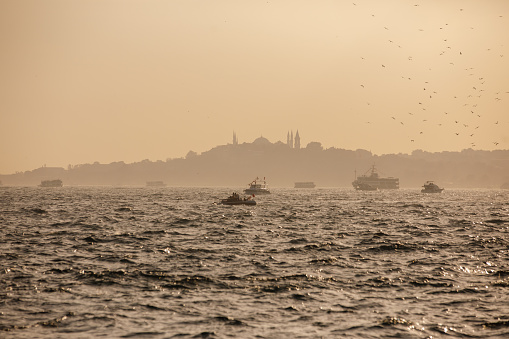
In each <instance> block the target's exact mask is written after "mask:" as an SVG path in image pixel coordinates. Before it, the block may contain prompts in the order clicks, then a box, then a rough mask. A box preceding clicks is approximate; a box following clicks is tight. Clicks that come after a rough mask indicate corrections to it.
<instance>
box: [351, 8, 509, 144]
mask: <svg viewBox="0 0 509 339" xmlns="http://www.w3.org/2000/svg"><path fill="white" fill-rule="evenodd" d="M353 5H354V6H357V4H356V3H353ZM414 6H415V7H419V6H420V5H418V4H417V5H414ZM462 12H463V9H458V15H461V14H462ZM371 16H373V17H374V16H375V15H374V14H371ZM502 18H503V16H502V15H498V17H497V18H493V20H502ZM451 26H453V25H449V24H447V23H445V24H442V25H437V26H436V27H435V29H436V30H437V31H439V32H438V33H437V32H433V33H434V35H433V36H434V37H435V40H438V39H439V38H440V40H439V41H435V43H433V44H431V45H429V41H428V42H427V43H428V45H427V46H426V47H429V49H430V50H431V51H433V49H436V53H435V56H434V57H433V60H432V61H430V62H428V63H426V60H424V61H423V60H422V59H423V58H414V57H413V56H407V55H405V58H406V60H407V62H410V63H414V64H413V65H415V67H414V68H413V71H414V73H413V74H407V75H399V77H400V78H401V79H402V80H403V81H411V82H412V83H411V85H408V87H412V86H413V87H412V88H414V92H412V93H413V94H412V95H415V93H418V92H415V90H417V91H421V94H417V96H416V97H413V98H414V99H415V104H414V105H413V107H412V109H410V110H407V111H405V112H401V111H400V112H394V113H392V114H388V115H387V117H386V118H387V119H391V120H392V121H393V122H394V123H397V124H399V125H400V126H402V127H405V130H404V132H403V133H405V132H406V133H407V135H408V138H409V139H408V141H409V142H411V143H416V142H417V141H425V140H426V137H433V138H436V137H437V134H439V133H440V132H438V130H437V129H440V128H441V127H445V128H446V130H447V131H452V132H446V133H454V134H452V135H451V137H463V138H464V139H462V142H468V145H469V147H470V148H475V147H476V146H477V142H476V140H477V138H476V137H477V135H478V133H479V132H480V131H483V134H484V136H485V135H486V134H489V135H490V136H491V138H492V140H491V143H492V144H493V146H492V147H491V148H493V147H497V146H498V145H499V143H500V141H499V140H497V139H496V135H499V134H500V133H499V130H496V128H498V126H499V121H498V120H497V119H496V118H493V115H492V114H486V113H487V112H489V111H488V110H489V109H493V107H496V103H497V102H499V101H501V100H503V96H505V95H507V94H509V91H497V92H490V90H489V88H490V87H491V88H492V86H493V85H492V84H493V83H491V84H490V83H489V80H490V79H488V78H489V76H486V75H483V74H478V71H477V70H476V69H475V67H466V68H464V65H466V64H468V62H469V61H470V60H473V58H474V57H473V56H468V54H472V53H471V50H472V48H471V47H472V46H470V45H469V46H464V47H466V48H465V50H461V49H460V48H459V47H458V46H461V44H460V43H458V42H457V41H454V40H455V37H454V36H453V35H452V34H451V37H448V36H447V33H448V29H449V28H451ZM380 29H382V27H380ZM391 29H392V28H391V26H390V25H386V26H383V30H385V31H387V34H388V35H389V36H390V33H391ZM455 29H456V30H457V27H455ZM469 29H470V30H474V29H475V28H474V27H469ZM418 31H419V32H424V29H422V28H419V29H418ZM466 34H468V32H467V33H466ZM394 36H397V35H394ZM396 39H397V38H392V39H388V40H387V41H386V48H392V47H394V48H398V51H401V52H398V53H405V52H406V53H409V52H410V53H411V52H412V50H411V49H410V48H409V49H405V47H403V46H402V45H401V44H398V43H396V42H395V40H396ZM450 40H453V41H450ZM423 41H424V40H423ZM467 41H468V40H467ZM423 43H426V42H423ZM469 43H473V42H469ZM477 52H478V51H477ZM483 52H484V53H485V55H486V58H487V59H490V58H493V57H496V58H503V57H504V55H503V54H501V53H500V52H497V51H496V50H493V49H492V48H487V49H486V50H485V51H483ZM469 57H472V59H469ZM361 59H362V60H367V57H365V56H361ZM416 59H421V60H420V63H419V65H416V64H417V63H416V62H415V60H416ZM490 60H491V59H490ZM477 61H478V60H477ZM390 63H391V60H384V63H381V64H380V67H381V68H382V69H383V70H384V71H385V72H387V70H389V69H390V68H391V65H390ZM459 65H463V67H462V68H461V69H460V68H458V67H461V66H459ZM392 66H394V65H392ZM444 66H447V67H449V68H447V70H446V71H445V72H446V74H445V76H447V75H448V73H449V72H450V74H449V75H450V76H451V77H454V76H456V77H458V78H459V79H460V80H458V79H456V80H455V82H454V85H455V86H456V87H457V88H441V86H444V84H440V83H438V84H437V81H433V80H432V79H433V78H434V77H437V73H436V72H435V73H433V72H432V68H438V69H441V71H440V72H444V71H443V69H444ZM469 66H473V64H472V65H469ZM393 68H394V69H399V68H398V67H397V65H396V66H395V67H393ZM410 69H412V68H410ZM426 72H428V74H433V75H430V79H428V80H429V81H427V80H425V78H424V77H423V74H426ZM429 72H431V73H429ZM386 74H388V73H386ZM391 75H394V74H391ZM412 75H415V78H414V77H413V76H412ZM439 76H441V77H444V74H443V73H441V74H440V75H439ZM391 81H394V79H391ZM451 81H452V80H451ZM488 84H490V85H492V86H487V85H488ZM508 85H509V84H508ZM368 86H369V84H367V83H361V84H360V87H361V88H362V89H363V90H365V89H367V88H368ZM451 87H452V86H451ZM508 89H509V88H508ZM449 96H450V97H449ZM436 98H437V99H438V100H437V101H436V102H434V101H435V99H436ZM489 101H491V102H489ZM367 105H371V102H367ZM486 106H488V107H486ZM497 109H498V110H501V107H498V108H497ZM367 123H371V121H367ZM408 125H411V126H413V128H409V127H408ZM416 126H419V127H420V130H418V131H417V132H410V131H411V130H415V128H416ZM430 129H431V130H430ZM408 133H411V134H408ZM483 146H484V147H486V145H483Z"/></svg>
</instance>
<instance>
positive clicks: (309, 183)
mask: <svg viewBox="0 0 509 339" xmlns="http://www.w3.org/2000/svg"><path fill="white" fill-rule="evenodd" d="M315 187H316V185H315V183H314V182H312V181H300V182H296V183H295V186H294V188H315Z"/></svg>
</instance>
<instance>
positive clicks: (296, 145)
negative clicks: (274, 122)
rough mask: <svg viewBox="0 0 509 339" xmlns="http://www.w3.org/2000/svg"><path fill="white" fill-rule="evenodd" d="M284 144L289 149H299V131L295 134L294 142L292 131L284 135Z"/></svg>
mask: <svg viewBox="0 0 509 339" xmlns="http://www.w3.org/2000/svg"><path fill="white" fill-rule="evenodd" d="M286 144H287V145H288V147H290V148H296V149H300V136H299V130H297V133H295V140H294V138H293V131H289V132H288V134H287V135H286Z"/></svg>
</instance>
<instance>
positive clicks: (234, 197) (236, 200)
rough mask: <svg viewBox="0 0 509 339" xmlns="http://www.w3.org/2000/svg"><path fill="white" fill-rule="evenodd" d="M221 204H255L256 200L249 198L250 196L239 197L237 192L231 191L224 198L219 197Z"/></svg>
mask: <svg viewBox="0 0 509 339" xmlns="http://www.w3.org/2000/svg"><path fill="white" fill-rule="evenodd" d="M221 204H223V205H256V201H254V199H251V196H249V197H247V198H241V197H240V196H239V194H238V193H235V192H233V193H232V195H230V196H229V197H228V198H226V199H221Z"/></svg>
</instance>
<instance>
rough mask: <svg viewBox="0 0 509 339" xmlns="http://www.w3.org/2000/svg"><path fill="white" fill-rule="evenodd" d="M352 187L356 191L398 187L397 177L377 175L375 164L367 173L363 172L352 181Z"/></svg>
mask: <svg viewBox="0 0 509 339" xmlns="http://www.w3.org/2000/svg"><path fill="white" fill-rule="evenodd" d="M352 185H353V187H354V188H355V189H356V190H358V191H376V190H384V189H399V179H398V178H393V177H387V178H383V177H380V176H379V175H378V172H377V170H376V168H375V165H373V166H372V167H371V173H370V174H369V175H367V174H364V175H361V176H359V177H357V175H356V178H355V180H354V181H353V182H352Z"/></svg>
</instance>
